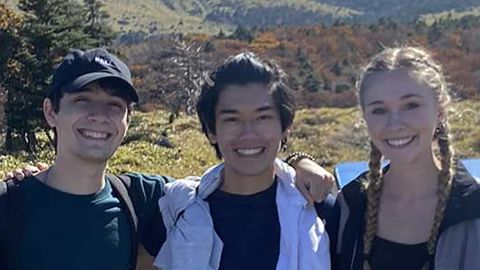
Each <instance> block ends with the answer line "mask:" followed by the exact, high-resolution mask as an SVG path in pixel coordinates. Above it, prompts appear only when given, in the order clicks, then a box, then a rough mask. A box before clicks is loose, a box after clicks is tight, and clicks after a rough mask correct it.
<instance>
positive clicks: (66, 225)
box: [0, 174, 165, 270]
mask: <svg viewBox="0 0 480 270" xmlns="http://www.w3.org/2000/svg"><path fill="white" fill-rule="evenodd" d="M129 176H130V178H131V179H132V186H131V188H130V189H129V194H130V197H131V198H132V201H133V203H134V206H135V211H136V213H137V216H138V217H139V234H140V235H139V238H140V240H141V242H143V244H144V245H145V247H146V248H147V250H148V251H149V252H150V253H151V254H156V252H158V250H159V249H160V245H161V243H163V242H164V239H165V230H164V227H163V222H162V220H161V215H160V213H159V211H158V204H157V201H158V199H159V197H160V196H161V195H162V194H163V184H164V181H165V178H163V177H160V176H159V177H146V176H143V175H138V174H130V175H129ZM8 196H9V197H10V200H9V201H8V203H9V205H7V200H6V196H2V197H0V269H4V268H5V269H12V270H30V269H36V270H43V269H45V270H47V269H48V270H57V269H58V270H60V269H62V270H63V269H69V270H76V269H78V270H80V269H82V270H83V269H89V270H97V269H98V270H106V269H115V270H128V269H129V265H130V264H131V258H130V251H131V244H132V243H131V238H130V237H131V234H130V224H129V221H128V217H127V212H126V210H122V208H121V204H120V201H119V200H118V199H117V198H116V197H114V196H113V195H112V187H111V185H110V184H109V183H108V182H106V185H105V187H104V188H103V189H102V190H100V191H99V192H98V193H96V194H92V195H72V194H68V193H64V192H61V191H58V190H55V189H53V188H50V187H48V186H46V185H45V184H43V183H41V182H40V181H39V180H38V179H37V178H35V177H31V178H30V179H26V180H24V181H22V182H21V183H20V184H19V186H17V187H16V188H14V192H12V193H11V192H10V191H9V195H8ZM11 196H13V197H11ZM12 198H15V199H14V200H13V203H12ZM11 204H15V205H14V206H12V205H11ZM8 207H10V208H8ZM12 209H15V211H16V213H15V216H16V218H15V220H14V221H12V220H10V221H9V222H8V217H11V213H10V214H8V210H12ZM17 223H18V224H17ZM2 267H3V268H2Z"/></svg>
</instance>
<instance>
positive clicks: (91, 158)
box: [80, 151, 113, 165]
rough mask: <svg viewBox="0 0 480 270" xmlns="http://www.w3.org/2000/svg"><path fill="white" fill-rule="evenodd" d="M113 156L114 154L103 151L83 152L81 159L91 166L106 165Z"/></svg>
mask: <svg viewBox="0 0 480 270" xmlns="http://www.w3.org/2000/svg"><path fill="white" fill-rule="evenodd" d="M112 156H113V153H109V152H101V151H89V152H83V153H82V154H81V155H80V158H81V159H82V160H84V161H85V162H87V163H90V164H99V165H101V164H105V163H107V162H108V160H110V158H111V157H112Z"/></svg>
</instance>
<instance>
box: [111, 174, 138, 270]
mask: <svg viewBox="0 0 480 270" xmlns="http://www.w3.org/2000/svg"><path fill="white" fill-rule="evenodd" d="M107 179H108V181H109V182H110V184H111V185H112V188H113V192H114V195H115V197H116V198H117V199H119V200H120V203H121V204H122V206H123V209H127V210H128V211H127V212H128V213H127V217H128V220H129V222H130V226H131V240H132V249H131V258H132V265H131V266H132V267H131V269H132V270H135V268H136V267H137V257H138V244H139V241H138V234H137V232H138V218H137V215H136V213H135V208H134V207H133V202H132V200H131V198H130V195H128V188H130V184H131V179H130V177H128V176H126V175H121V176H115V175H107Z"/></svg>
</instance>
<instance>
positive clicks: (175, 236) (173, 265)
mask: <svg viewBox="0 0 480 270" xmlns="http://www.w3.org/2000/svg"><path fill="white" fill-rule="evenodd" d="M223 167H224V166H223V164H220V165H217V166H215V167H212V168H210V169H209V170H208V171H207V172H206V173H205V174H204V175H203V176H202V178H201V181H200V182H198V181H192V180H178V181H175V182H173V183H169V184H167V185H166V187H165V196H163V197H162V198H161V199H160V200H159V205H160V211H161V213H162V217H163V222H164V223H165V227H166V228H167V239H166V242H165V243H164V244H163V246H162V248H161V250H160V252H159V253H158V255H157V257H156V259H155V262H154V265H155V266H156V267H159V268H161V269H164V270H217V269H218V268H219V265H220V259H221V254H222V248H223V243H222V240H221V239H220V238H219V237H218V235H217V234H216V232H215V230H214V226H213V221H212V218H211V216H210V208H209V205H208V202H207V201H206V200H205V199H206V198H207V197H208V196H209V195H210V194H212V193H213V192H214V191H215V190H216V189H218V188H219V187H220V186H221V183H222V178H221V171H222V170H223ZM275 174H276V176H277V178H278V179H279V181H278V185H277V195H276V203H277V209H278V214H279V221H280V229H281V230H280V231H281V236H280V255H279V258H278V263H277V268H276V269H277V270H327V269H330V253H329V239H328V235H327V233H326V231H325V226H324V224H323V222H322V221H321V219H320V218H318V217H317V213H316V211H315V208H314V207H311V206H310V207H308V206H307V203H306V200H305V199H304V198H303V196H302V195H301V194H300V192H299V191H298V190H297V188H296V187H295V183H294V179H295V171H294V170H293V169H292V168H291V167H290V166H288V165H287V164H286V163H284V162H283V161H281V160H279V159H277V160H276V161H275ZM266 270H268V269H266ZM272 270H273V269H272Z"/></svg>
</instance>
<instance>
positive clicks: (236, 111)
mask: <svg viewBox="0 0 480 270" xmlns="http://www.w3.org/2000/svg"><path fill="white" fill-rule="evenodd" d="M218 113H219V114H232V113H238V110H235V109H223V110H220V111H219V112H218Z"/></svg>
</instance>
